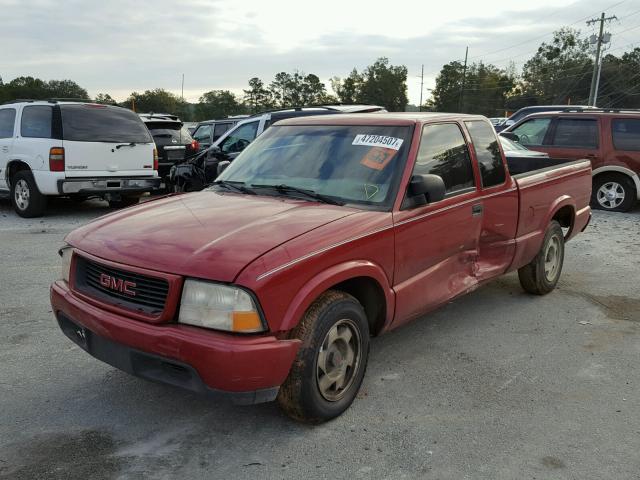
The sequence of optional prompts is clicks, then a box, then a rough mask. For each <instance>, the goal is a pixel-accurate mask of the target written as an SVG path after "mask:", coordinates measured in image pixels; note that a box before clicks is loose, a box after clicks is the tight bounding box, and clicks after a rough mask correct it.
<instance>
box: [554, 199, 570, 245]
mask: <svg viewBox="0 0 640 480" xmlns="http://www.w3.org/2000/svg"><path fill="white" fill-rule="evenodd" d="M575 218H576V213H575V211H574V210H573V207H572V206H571V205H565V206H564V207H562V208H560V209H559V210H558V211H557V212H556V213H554V214H553V218H552V220H556V221H557V222H558V223H559V224H560V226H561V227H562V228H568V229H569V230H566V231H565V232H564V237H565V239H566V238H568V237H569V235H571V230H573V222H574V220H575Z"/></svg>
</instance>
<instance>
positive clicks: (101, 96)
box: [93, 93, 117, 105]
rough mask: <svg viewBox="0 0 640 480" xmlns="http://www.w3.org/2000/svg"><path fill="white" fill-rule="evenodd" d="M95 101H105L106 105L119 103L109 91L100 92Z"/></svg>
mask: <svg viewBox="0 0 640 480" xmlns="http://www.w3.org/2000/svg"><path fill="white" fill-rule="evenodd" d="M93 101H94V102H96V103H103V104H105V105H113V104H116V103H117V102H116V101H115V100H114V99H113V97H112V96H111V95H109V94H108V93H99V94H98V95H96V98H94V99H93Z"/></svg>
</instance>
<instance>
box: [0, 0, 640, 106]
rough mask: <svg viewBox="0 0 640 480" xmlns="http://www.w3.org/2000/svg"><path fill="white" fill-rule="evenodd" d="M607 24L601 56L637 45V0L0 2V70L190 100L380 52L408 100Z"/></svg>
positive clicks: (329, 70) (344, 65)
mask: <svg viewBox="0 0 640 480" xmlns="http://www.w3.org/2000/svg"><path fill="white" fill-rule="evenodd" d="M603 11H605V12H606V13H607V16H609V15H616V16H617V17H618V19H619V20H616V21H613V22H611V23H610V24H608V25H607V30H608V31H610V32H611V33H612V34H613V37H612V41H611V44H610V49H611V53H617V54H621V53H622V52H623V51H625V50H629V49H632V48H634V47H635V46H640V37H639V35H638V34H640V0H622V1H620V0H617V1H616V0H536V1H535V2H509V1H505V0H446V1H437V2H436V1H428V0H423V1H420V2H418V1H415V0H414V1H404V0H395V1H386V2H379V1H374V0H368V1H363V0H316V1H315V2H312V1H290V0H272V1H270V2H267V1H265V0H242V1H237V0H236V1H230V0H181V1H169V0H154V1H147V0H137V1H131V0H103V1H99V2H98V1H95V0H0V12H2V14H1V16H0V18H1V21H0V25H1V28H0V76H1V77H2V79H3V80H4V81H5V82H8V81H10V80H12V79H13V78H15V77H17V76H23V75H25V76H26V75H30V76H34V77H39V78H42V79H45V80H51V79H67V78H68V79H71V80H74V81H75V82H77V83H78V84H79V85H81V86H82V87H84V88H86V89H87V90H88V92H89V94H90V95H91V96H95V95H96V94H98V93H109V94H110V95H111V96H112V97H114V98H116V99H117V100H123V99H124V98H126V97H127V96H128V95H129V93H131V92H132V91H144V90H147V89H153V88H164V89H167V90H169V91H171V92H173V93H175V94H177V95H180V93H181V80H182V74H184V78H185V82H184V96H185V99H187V100H189V101H194V102H195V101H197V100H198V98H199V97H200V95H201V94H202V93H203V92H206V91H209V90H218V89H228V90H231V91H233V92H234V93H237V94H241V93H242V89H243V88H246V86H247V81H248V79H249V78H251V77H254V76H257V77H260V78H261V79H262V80H263V81H264V82H265V83H266V84H268V83H269V82H270V81H271V80H272V79H273V76H274V75H275V74H276V73H278V72H281V71H286V72H293V71H294V70H296V69H297V70H299V71H302V72H305V73H315V74H316V75H318V76H319V77H320V78H321V80H323V81H324V82H325V83H326V85H327V89H328V90H330V85H329V82H328V80H329V79H330V78H331V77H333V76H339V77H345V76H347V75H348V74H349V72H350V71H351V70H352V69H353V68H357V69H358V70H362V69H363V68H365V67H366V66H367V65H370V64H372V63H373V62H374V61H375V60H376V58H378V57H383V56H384V57H388V58H389V61H390V63H391V64H393V65H406V66H407V68H408V70H409V77H408V81H407V84H408V94H409V101H410V103H414V104H417V103H418V102H419V98H420V73H421V66H422V65H423V64H424V87H423V88H424V90H423V94H424V99H425V100H426V98H427V97H428V96H429V90H428V89H431V88H433V87H434V84H435V77H436V75H437V73H438V71H439V70H440V68H441V67H442V65H444V64H445V63H448V62H450V61H452V60H461V61H462V60H463V59H464V53H465V48H466V47H467V46H468V47H469V62H470V63H471V62H477V61H480V60H482V61H484V62H485V63H492V64H495V65H498V66H502V67H504V66H507V65H509V63H510V62H514V63H515V66H516V68H517V69H518V71H519V70H520V68H521V67H522V64H523V62H525V61H526V60H527V59H528V58H530V57H531V56H532V55H533V54H534V53H535V51H536V49H537V47H538V46H539V45H540V43H541V42H543V41H545V40H550V39H551V37H552V35H551V34H552V32H553V31H554V30H557V29H559V28H560V27H562V26H572V27H575V28H579V29H581V30H582V32H583V33H585V34H590V33H592V32H593V28H594V27H589V26H587V25H586V24H585V21H586V20H588V19H590V18H593V17H596V16H599V14H600V13H601V12H603Z"/></svg>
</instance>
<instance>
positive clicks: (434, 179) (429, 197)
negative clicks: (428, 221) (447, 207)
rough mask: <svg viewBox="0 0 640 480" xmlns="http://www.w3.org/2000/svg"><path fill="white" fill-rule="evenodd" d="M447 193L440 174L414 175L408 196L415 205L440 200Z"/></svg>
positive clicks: (410, 181)
mask: <svg viewBox="0 0 640 480" xmlns="http://www.w3.org/2000/svg"><path fill="white" fill-rule="evenodd" d="M445 193H446V187H445V185H444V180H442V177H440V176H438V175H432V174H426V175H413V176H412V177H411V180H409V188H408V191H407V196H408V197H409V199H410V200H411V201H412V202H413V206H414V207H417V206H421V205H426V204H427V203H433V202H439V201H440V200H442V199H443V198H444V196H445Z"/></svg>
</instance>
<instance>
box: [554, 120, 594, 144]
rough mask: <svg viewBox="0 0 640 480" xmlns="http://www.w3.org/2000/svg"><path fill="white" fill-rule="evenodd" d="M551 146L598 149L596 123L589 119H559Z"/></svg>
mask: <svg viewBox="0 0 640 480" xmlns="http://www.w3.org/2000/svg"><path fill="white" fill-rule="evenodd" d="M552 145H553V146H554V147H573V148H598V121H597V120H595V119H589V118H559V119H558V123H557V124H556V131H555V133H554V135H553V142H552Z"/></svg>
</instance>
